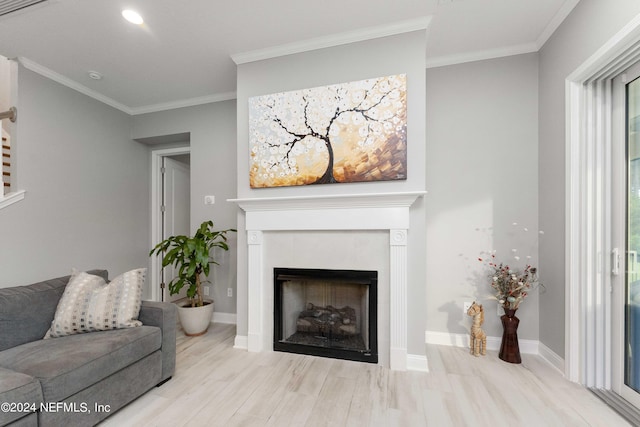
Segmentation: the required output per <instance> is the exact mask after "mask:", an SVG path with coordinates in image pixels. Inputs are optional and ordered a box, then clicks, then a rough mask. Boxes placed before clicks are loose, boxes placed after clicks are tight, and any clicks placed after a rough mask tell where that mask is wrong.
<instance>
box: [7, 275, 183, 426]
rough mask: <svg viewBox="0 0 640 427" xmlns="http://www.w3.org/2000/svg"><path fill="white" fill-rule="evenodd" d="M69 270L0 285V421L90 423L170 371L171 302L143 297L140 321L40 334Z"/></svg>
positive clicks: (16, 423)
mask: <svg viewBox="0 0 640 427" xmlns="http://www.w3.org/2000/svg"><path fill="white" fill-rule="evenodd" d="M90 273H92V274H96V275H100V276H102V277H104V278H105V279H107V271H106V270H93V271H90ZM69 277H70V276H66V277H60V278H57V279H51V280H47V281H44V282H40V283H35V284H32V285H28V286H17V287H13V288H1V289H0V405H1V406H0V426H5V425H10V426H91V425H94V424H96V423H98V422H99V421H100V420H102V419H104V418H106V417H108V416H109V415H110V414H113V413H114V412H115V411H117V410H118V409H119V408H121V407H123V406H124V405H126V404H127V403H129V402H131V401H132V400H134V399H136V398H137V397H138V396H140V395H142V394H143V393H145V392H146V391H148V390H150V389H151V388H153V387H155V386H157V385H160V384H162V383H164V382H165V381H167V380H168V379H170V378H171V376H172V375H173V372H174V369H175V357H176V308H175V306H174V305H173V304H169V303H159V302H151V301H143V302H142V308H141V309H140V315H139V320H140V321H142V323H143V326H140V327H135V328H129V329H119V330H112V331H105V332H91V333H85V334H78V335H71V336H67V337H62V338H51V339H46V340H43V339H42V337H44V335H45V334H46V332H47V330H48V329H49V327H50V326H51V321H52V320H53V317H54V314H55V311H56V307H57V304H58V300H59V299H60V297H61V296H62V293H63V291H64V288H65V286H66V284H67V282H68V281H69ZM34 409H35V411H34Z"/></svg>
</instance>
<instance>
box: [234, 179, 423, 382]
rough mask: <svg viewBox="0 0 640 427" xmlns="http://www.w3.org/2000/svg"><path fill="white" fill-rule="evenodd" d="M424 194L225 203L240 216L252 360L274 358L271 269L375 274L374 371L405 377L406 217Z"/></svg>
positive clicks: (255, 199)
mask: <svg viewBox="0 0 640 427" xmlns="http://www.w3.org/2000/svg"><path fill="white" fill-rule="evenodd" d="M424 194H426V192H425V191H417V192H401V193H376V194H355V195H336V196H307V197H304V196H303V197H273V198H250V199H230V200H229V201H230V202H235V203H237V204H238V206H239V207H240V208H241V209H243V210H244V211H245V228H246V232H247V264H248V266H247V268H248V271H247V279H248V283H247V285H248V289H247V298H248V301H247V308H248V312H247V316H248V334H247V336H246V337H236V342H246V348H247V349H248V351H251V352H261V351H272V350H273V307H274V305H273V302H274V300H273V298H274V297H273V283H272V282H273V268H274V267H281V266H282V265H285V264H283V263H288V264H286V266H287V267H293V268H329V269H335V268H337V269H363V270H377V271H378V274H379V282H378V349H379V362H378V363H379V364H381V365H383V366H388V367H390V368H391V369H394V370H406V369H407V254H408V246H407V234H408V232H409V229H410V223H409V216H410V215H409V209H410V207H411V205H412V204H413V203H414V202H415V201H416V200H417V199H418V198H419V197H422V196H423V195H424Z"/></svg>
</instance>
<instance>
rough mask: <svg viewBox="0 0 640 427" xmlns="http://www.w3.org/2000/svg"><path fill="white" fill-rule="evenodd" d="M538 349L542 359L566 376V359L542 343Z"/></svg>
mask: <svg viewBox="0 0 640 427" xmlns="http://www.w3.org/2000/svg"><path fill="white" fill-rule="evenodd" d="M538 349H539V351H540V357H542V358H543V359H544V360H546V361H547V362H548V363H549V364H550V365H551V366H553V367H554V368H556V369H557V370H558V372H559V373H560V375H562V376H564V359H563V358H562V357H560V356H558V355H557V354H556V353H554V352H553V350H551V349H550V348H549V347H547V346H546V345H544V344H542V343H540V344H539V346H538Z"/></svg>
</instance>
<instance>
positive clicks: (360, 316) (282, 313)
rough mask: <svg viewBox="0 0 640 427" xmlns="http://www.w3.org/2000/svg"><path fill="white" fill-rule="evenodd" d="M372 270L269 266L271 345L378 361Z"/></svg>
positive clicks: (325, 354)
mask: <svg viewBox="0 0 640 427" xmlns="http://www.w3.org/2000/svg"><path fill="white" fill-rule="evenodd" d="M377 285H378V272H377V271H364V270H321V269H301V268H275V269H274V298H275V301H274V338H273V349H274V350H275V351H285V352H290V353H300V354H310V355H314V356H322V357H332V358H336V359H347V360H356V361H361V362H369V363H378V338H377V334H378V331H377V300H378V297H377V292H378V290H377Z"/></svg>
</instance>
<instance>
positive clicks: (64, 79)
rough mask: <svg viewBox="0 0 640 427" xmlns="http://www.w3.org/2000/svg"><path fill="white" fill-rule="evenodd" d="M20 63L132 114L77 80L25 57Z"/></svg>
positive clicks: (20, 58) (126, 108)
mask: <svg viewBox="0 0 640 427" xmlns="http://www.w3.org/2000/svg"><path fill="white" fill-rule="evenodd" d="M18 62H20V64H22V65H23V66H24V67H25V68H26V69H28V70H31V71H33V72H34V73H37V74H40V75H41V76H43V77H46V78H48V79H50V80H53V81H54V82H57V83H60V84H61V85H63V86H67V87H69V88H71V89H73V90H76V91H78V92H80V93H82V94H84V95H87V96H89V97H91V98H93V99H96V100H98V101H100V102H102V103H104V104H107V105H109V106H111V107H113V108H115V109H117V110H120V111H122V112H124V113H127V114H129V115H130V114H131V108H129V107H127V106H126V105H124V104H121V103H119V102H118V101H115V100H113V99H111V98H109V97H108V96H104V95H102V94H101V93H98V92H96V91H95V90H93V89H89V88H88V87H86V86H84V85H81V84H80V83H78V82H76V81H75V80H71V79H70V78H68V77H65V76H63V75H62V74H59V73H56V72H55V71H53V70H51V69H49V68H47V67H45V66H43V65H40V64H38V63H37V62H34V61H32V60H30V59H28V58H25V57H18Z"/></svg>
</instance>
